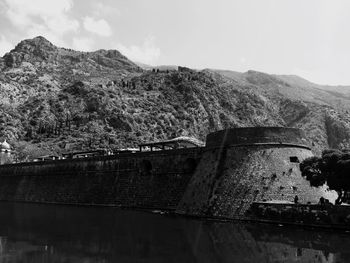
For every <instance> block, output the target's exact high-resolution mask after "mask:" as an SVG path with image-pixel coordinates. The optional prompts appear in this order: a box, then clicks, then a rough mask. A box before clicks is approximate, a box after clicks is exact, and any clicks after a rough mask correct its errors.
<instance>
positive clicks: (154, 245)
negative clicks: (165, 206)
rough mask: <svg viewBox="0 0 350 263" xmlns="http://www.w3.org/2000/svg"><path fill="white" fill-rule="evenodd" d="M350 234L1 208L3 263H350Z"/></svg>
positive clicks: (93, 211) (132, 214)
mask: <svg viewBox="0 0 350 263" xmlns="http://www.w3.org/2000/svg"><path fill="white" fill-rule="evenodd" d="M349 247H350V234H349V233H344V232H331V231H323V230H304V229H300V228H294V227H278V226H270V225H262V224H233V223H214V222H206V221H198V220H190V219H186V218H182V217H170V216H161V215H156V214H150V213H144V212H138V211H128V210H119V209H114V208H87V207H86V208H85V207H80V208H77V207H67V206H47V205H34V204H10V203H0V263H5V262H6V263H10V262H84V263H89V262H348V261H349V259H350V251H348V250H349V249H348V248H349Z"/></svg>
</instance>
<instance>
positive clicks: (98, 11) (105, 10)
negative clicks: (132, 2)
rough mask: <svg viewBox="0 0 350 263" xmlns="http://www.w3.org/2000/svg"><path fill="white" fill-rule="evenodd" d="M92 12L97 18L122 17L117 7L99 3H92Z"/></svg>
mask: <svg viewBox="0 0 350 263" xmlns="http://www.w3.org/2000/svg"><path fill="white" fill-rule="evenodd" d="M92 10H93V14H94V15H95V16H105V15H113V16H118V15H120V11H119V9H117V8H116V7H114V6H110V5H106V4H102V3H97V2H93V3H92Z"/></svg>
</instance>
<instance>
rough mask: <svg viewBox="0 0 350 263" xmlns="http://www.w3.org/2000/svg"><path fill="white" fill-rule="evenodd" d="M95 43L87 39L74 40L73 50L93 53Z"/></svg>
mask: <svg viewBox="0 0 350 263" xmlns="http://www.w3.org/2000/svg"><path fill="white" fill-rule="evenodd" d="M93 45H94V41H93V40H92V39H90V38H87V37H81V38H78V37H76V38H73V48H74V49H75V50H79V51H92V50H93Z"/></svg>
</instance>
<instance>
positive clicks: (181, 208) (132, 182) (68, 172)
mask: <svg viewBox="0 0 350 263" xmlns="http://www.w3.org/2000/svg"><path fill="white" fill-rule="evenodd" d="M305 144H306V142H305V139H304V135H303V133H302V131H300V130H298V129H291V128H281V127H255V128H236V129H228V130H224V131H219V132H215V133H212V134H209V135H208V136H207V141H206V146H205V147H198V148H187V149H176V150H161V151H153V152H152V151H148V152H136V153H121V154H117V155H111V156H101V157H92V158H82V159H72V160H68V159H67V160H57V161H45V162H33V163H18V164H7V165H1V166H0V200H6V201H25V202H43V203H60V204H84V205H114V206H120V207H130V208H135V207H137V208H144V209H168V210H174V211H176V212H177V213H179V214H186V215H192V216H208V217H216V218H231V219H244V218H246V215H247V211H248V210H249V208H250V207H251V205H252V204H253V203H255V202H265V201H267V202H279V203H280V202H288V201H289V202H291V201H293V200H294V197H295V196H296V195H297V196H298V198H299V202H301V203H307V202H311V203H317V202H318V201H319V198H320V197H321V196H324V197H326V198H328V199H330V200H331V201H332V198H333V199H334V198H335V197H332V195H331V192H329V191H327V190H326V189H325V188H312V187H310V185H309V182H308V181H306V180H305V179H304V178H303V177H302V176H301V174H300V171H299V163H300V162H301V161H302V160H304V159H305V158H307V157H310V156H312V153H311V150H310V148H308V147H307V146H305Z"/></svg>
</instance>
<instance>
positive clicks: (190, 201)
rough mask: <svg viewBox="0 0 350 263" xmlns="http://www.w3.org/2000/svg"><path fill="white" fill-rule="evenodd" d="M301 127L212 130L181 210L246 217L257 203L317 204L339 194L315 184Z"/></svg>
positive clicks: (180, 205) (209, 215) (183, 212)
mask: <svg viewBox="0 0 350 263" xmlns="http://www.w3.org/2000/svg"><path fill="white" fill-rule="evenodd" d="M304 142H305V139H304V136H303V133H302V131H301V130H298V129H290V128H279V127H269V128H238V129H230V130H224V131H219V132H216V133H213V134H209V135H208V137H207V147H206V149H205V151H204V152H203V154H202V158H201V160H200V162H199V164H198V166H197V169H196V171H195V173H194V175H193V176H192V178H191V181H190V183H189V185H188V187H187V189H186V192H185V194H184V197H183V198H182V200H181V202H180V204H179V206H178V209H177V213H180V214H186V215H194V216H208V217H220V218H236V219H242V218H245V217H246V212H247V210H248V209H249V208H250V206H251V205H252V204H253V203H254V202H259V201H267V202H293V201H294V197H295V196H298V199H299V202H301V203H307V202H311V203H317V202H318V201H319V198H320V197H321V196H324V197H326V198H328V199H330V200H331V201H332V200H334V198H335V196H334V193H333V192H329V191H327V189H326V187H321V188H314V187H311V186H310V184H309V182H308V181H307V180H306V179H305V178H303V177H302V176H301V173H300V170H299V163H300V162H301V161H303V160H304V159H305V158H308V157H311V156H312V153H311V150H310V149H309V148H308V147H307V146H305V145H304Z"/></svg>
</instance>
